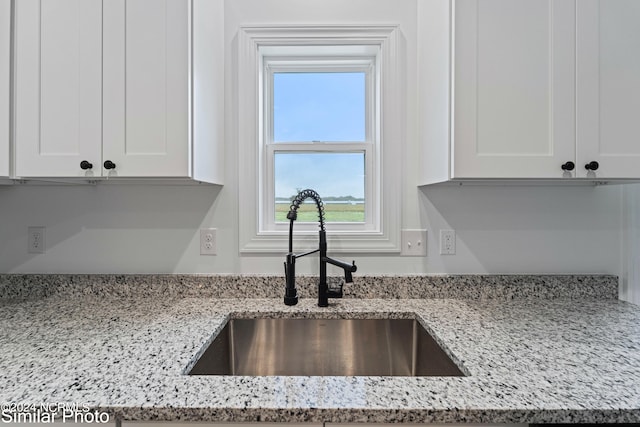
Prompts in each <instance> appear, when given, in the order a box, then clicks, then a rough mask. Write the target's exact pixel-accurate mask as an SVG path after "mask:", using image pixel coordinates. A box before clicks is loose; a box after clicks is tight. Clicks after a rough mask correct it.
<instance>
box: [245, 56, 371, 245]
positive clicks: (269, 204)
mask: <svg viewBox="0 0 640 427" xmlns="http://www.w3.org/2000/svg"><path fill="white" fill-rule="evenodd" d="M325 51H330V52H331V53H332V54H333V55H331V56H324V53H325ZM379 51H380V49H379V48H377V47H375V46H365V47H361V46H330V47H327V46H305V47H304V49H300V48H298V47H292V46H285V47H281V46H278V47H274V46H268V47H266V48H261V49H260V55H261V62H262V65H261V70H262V74H261V76H260V81H261V82H263V83H264V86H263V88H262V89H263V90H262V91H261V93H262V94H263V97H261V100H260V106H261V111H260V116H261V117H262V123H263V126H262V128H263V129H262V131H261V133H260V134H261V139H260V142H259V143H260V153H259V156H260V160H259V161H260V164H261V166H262V170H263V171H264V172H263V173H261V174H260V177H261V182H262V185H261V192H262V193H261V196H260V200H262V203H261V206H264V208H263V209H261V210H259V212H258V215H259V225H260V230H262V231H280V232H282V231H286V232H288V230H289V224H288V221H287V222H280V223H277V222H276V221H275V188H274V184H275V165H274V160H275V154H276V153H363V154H364V158H365V178H364V188H365V193H364V198H365V221H364V222H355V223H354V222H347V223H344V222H343V223H341V222H327V224H328V225H329V224H330V226H329V227H330V228H331V230H332V231H333V232H337V233H342V232H357V231H372V230H376V229H377V226H378V224H379V218H380V209H379V203H378V199H379V197H378V195H379V194H380V181H379V179H377V178H378V177H379V174H378V173H377V171H378V170H379V169H380V166H379V157H380V156H379V155H377V153H378V152H379V150H380V132H379V120H378V117H379V116H380V114H379V110H380V107H379V102H378V99H379V98H380V95H379V87H380V85H379V82H378V81H377V80H378V75H379V71H378V70H377V68H378V67H377V62H378V58H377V57H378V54H379ZM278 72H363V73H364V74H365V139H364V141H360V142H357V141H335V142H333V141H332V142H324V141H318V142H315V141H298V142H276V141H273V129H272V128H271V126H272V124H273V110H272V108H271V107H272V105H273V75H274V74H275V73H278ZM320 196H321V197H322V196H323V195H322V194H320ZM314 230H316V231H317V222H316V223H308V222H307V223H305V222H302V221H298V222H297V223H296V232H298V231H314Z"/></svg>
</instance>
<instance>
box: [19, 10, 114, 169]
mask: <svg viewBox="0 0 640 427" xmlns="http://www.w3.org/2000/svg"><path fill="white" fill-rule="evenodd" d="M15 14H16V33H15V37H16V38H15V43H16V46H15V70H16V73H15V83H14V84H15V95H16V97H15V158H16V175H17V176H52V177H58V176H80V175H84V174H85V172H84V171H83V170H82V169H81V168H80V164H81V162H82V161H87V162H90V163H92V164H93V165H94V166H97V167H96V169H97V172H96V174H97V175H98V176H99V175H100V172H99V171H100V169H99V165H100V155H101V143H102V123H101V122H102V117H101V114H102V1H101V0H46V1H41V0H20V1H17V2H16V3H15Z"/></svg>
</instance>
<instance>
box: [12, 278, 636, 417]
mask: <svg viewBox="0 0 640 427" xmlns="http://www.w3.org/2000/svg"><path fill="white" fill-rule="evenodd" d="M12 280H13V279H12ZM245 294H246V292H245ZM331 302H332V305H331V306H330V307H329V308H318V307H316V301H315V300H314V299H301V301H300V303H299V304H298V305H297V306H294V307H286V306H285V305H284V304H283V303H282V299H281V298H280V297H278V298H276V299H273V298H230V299H223V298H215V297H211V296H206V297H203V296H197V297H194V296H191V295H189V296H186V297H185V296H184V295H175V294H173V295H169V294H167V293H166V292H164V293H157V294H148V293H144V292H143V293H138V294H129V295H121V296H117V297H114V296H108V295H102V294H101V293H96V292H87V293H86V294H83V293H82V292H74V293H72V294H69V293H60V294H53V295H51V296H49V297H47V298H38V299H33V300H29V299H24V300H20V301H9V300H5V301H4V302H0V348H1V349H2V350H1V351H0V402H2V403H39V402H48V403H78V404H86V405H89V406H90V407H92V408H97V409H100V410H105V411H107V412H109V413H110V414H113V415H115V416H117V417H119V418H121V419H124V420H182V421H184V420H194V421H332V422H474V423H480V422H482V423H488V422H492V423H503V422H519V423H534V422H545V423H547V422H554V423H561V422H562V423H565V422H588V423H593V422H610V423H613V422H617V423H619V422H634V423H638V422H640V307H638V306H636V305H633V304H629V303H625V302H622V301H618V300H615V299H613V298H608V299H595V298H549V299H545V298H522V299H518V298H492V299H491V298H489V299H484V298H475V299H448V298H437V299H436V298H407V299H399V298H393V299H383V298H362V299H356V298H351V299H348V298H345V299H342V300H331ZM233 317H321V318H345V317H348V318H388V317H392V318H416V319H417V320H418V321H419V322H420V323H421V324H422V325H423V326H425V327H426V328H427V330H428V331H430V332H431V333H432V335H433V336H434V337H435V338H436V340H437V341H439V343H440V344H441V345H442V346H443V347H444V348H445V350H446V351H447V352H448V353H449V354H450V355H451V356H452V358H453V359H454V360H455V361H456V362H457V363H458V364H459V365H460V366H461V367H462V369H463V370H464V371H465V372H466V373H467V374H469V375H468V376H466V377H421V378H414V377H277V376H274V377H242V376H238V377H231V376H187V375H185V374H184V373H185V371H186V370H187V369H188V367H189V366H191V365H192V364H193V362H194V360H195V358H196V357H197V356H198V354H199V353H200V352H201V351H202V350H203V348H204V347H205V346H206V344H207V343H208V342H210V341H211V339H212V338H213V337H214V336H215V335H216V334H217V332H218V331H220V330H221V328H222V327H223V326H224V324H225V323H226V321H227V320H228V319H229V318H233Z"/></svg>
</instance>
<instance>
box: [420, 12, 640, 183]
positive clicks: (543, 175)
mask: <svg viewBox="0 0 640 427" xmlns="http://www.w3.org/2000/svg"><path fill="white" fill-rule="evenodd" d="M576 3H578V5H577V4H576ZM585 3H588V4H585ZM636 3H637V2H636ZM598 6H599V7H600V10H598ZM625 7H626V8H627V9H635V11H632V10H629V11H625V10H623V9H625ZM639 7H640V6H638V5H636V4H635V3H634V0H628V1H626V2H622V1H619V0H606V1H602V2H598V1H595V0H594V1H590V0H587V1H584V3H583V0H580V1H579V2H576V1H575V0H548V1H541V0H452V1H448V0H433V1H427V2H419V8H420V9H419V12H420V20H421V22H422V25H421V26H420V28H421V29H420V31H421V34H420V35H419V45H420V52H419V64H420V65H419V66H420V70H421V76H424V77H423V78H422V79H421V83H420V84H421V86H420V88H419V96H420V105H421V111H420V117H421V119H422V121H421V129H420V135H421V136H420V138H421V144H422V147H423V155H422V156H421V159H422V164H421V166H422V167H423V177H422V180H421V184H431V183H436V182H443V181H448V180H465V179H516V180H517V179H567V178H569V179H570V178H590V179H598V180H599V179H609V178H619V177H624V178H638V177H640V156H639V155H640V145H638V144H634V143H633V142H632V140H631V139H630V137H631V136H632V135H633V133H632V132H631V130H632V129H631V126H632V125H633V123H634V122H633V119H632V116H633V114H635V115H636V117H637V115H638V112H639V110H640V108H639V106H640V103H638V101H637V99H638V95H640V73H639V72H638V71H640V69H639V68H640V61H639V59H640V56H639V55H640V51H639V49H638V44H639V43H640V41H639V37H638V36H640V29H638V28H637V25H634V23H635V22H637V19H638V17H639V15H638V8H639ZM634 13H635V15H634ZM576 17H577V19H576ZM605 21H606V22H605ZM576 22H577V23H576ZM619 39H620V40H619ZM632 45H634V46H632ZM576 46H577V49H576ZM576 52H577V56H576ZM627 53H628V55H629V56H626V55H627ZM576 58H577V59H576ZM620 73H622V74H623V76H624V77H622V76H620V75H619V74H620ZM576 75H577V77H576ZM576 78H577V80H576ZM622 79H625V80H624V81H622ZM576 84H577V86H576ZM576 87H577V90H576ZM576 103H577V104H576ZM634 103H635V106H634ZM634 108H635V109H634ZM576 114H577V116H578V117H577V118H576ZM598 127H599V128H600V129H598ZM625 135H626V137H625ZM605 160H606V163H608V164H607V166H606V167H605Z"/></svg>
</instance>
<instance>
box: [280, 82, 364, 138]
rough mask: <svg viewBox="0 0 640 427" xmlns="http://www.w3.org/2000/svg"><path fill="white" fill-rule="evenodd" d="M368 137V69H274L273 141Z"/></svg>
mask: <svg viewBox="0 0 640 427" xmlns="http://www.w3.org/2000/svg"><path fill="white" fill-rule="evenodd" d="M364 140H365V73H364V72H353V73H274V75H273V141H274V142H303V141H324V142H337V141H345V142H362V141H364Z"/></svg>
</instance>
